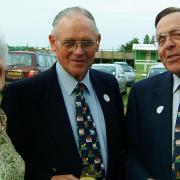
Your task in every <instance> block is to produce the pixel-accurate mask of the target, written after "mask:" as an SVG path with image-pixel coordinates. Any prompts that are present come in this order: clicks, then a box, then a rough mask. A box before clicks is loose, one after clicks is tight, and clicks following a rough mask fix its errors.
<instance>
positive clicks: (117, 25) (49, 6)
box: [0, 0, 180, 50]
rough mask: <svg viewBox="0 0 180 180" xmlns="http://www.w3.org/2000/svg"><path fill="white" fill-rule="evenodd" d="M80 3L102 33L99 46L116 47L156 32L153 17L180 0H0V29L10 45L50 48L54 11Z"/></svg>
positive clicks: (141, 40) (177, 3)
mask: <svg viewBox="0 0 180 180" xmlns="http://www.w3.org/2000/svg"><path fill="white" fill-rule="evenodd" d="M72 6H81V7H83V8H86V9H88V10H89V11H90V12H91V13H92V14H93V16H94V18H95V21H96V24H97V27H98V29H99V31H100V33H101V38H102V39H101V44H100V49H104V50H115V49H117V48H119V47H120V46H121V45H122V44H125V43H127V42H128V41H130V40H132V39H133V38H138V39H139V41H140V43H142V42H143V39H144V36H145V35H146V34H148V35H149V36H152V35H154V34H155V28H154V19H155V17H156V15H157V14H158V13H159V12H160V11H161V10H162V9H164V8H167V7H169V6H177V7H180V0H76V1H75V0H0V29H1V30H2V31H3V32H4V34H5V37H6V42H7V43H8V44H9V45H11V46H26V45H28V46H34V47H37V46H38V47H49V41H48V35H49V34H50V32H51V29H52V25H51V24H52V22H53V19H54V17H55V16H56V14H58V13H59V12H60V11H61V10H63V9H64V8H67V7H72Z"/></svg>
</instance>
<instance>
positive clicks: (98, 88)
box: [90, 71, 114, 165]
mask: <svg viewBox="0 0 180 180" xmlns="http://www.w3.org/2000/svg"><path fill="white" fill-rule="evenodd" d="M90 78H91V81H92V83H93V87H94V89H95V92H96V95H97V97H98V100H99V102H100V105H101V109H102V111H103V115H104V120H105V123H106V136H107V137H106V139H107V152H108V165H109V164H111V163H110V162H109V160H111V159H112V158H111V157H112V155H113V154H112V153H111V150H112V149H113V147H111V145H113V144H114V143H113V138H112V133H113V132H114V129H113V125H112V110H111V108H112V106H111V105H110V102H108V101H106V97H107V96H108V97H109V98H110V101H111V100H112V98H111V96H112V92H111V93H110V92H109V91H107V90H108V88H107V87H105V84H104V83H102V82H103V81H102V79H101V78H98V75H97V74H96V76H94V73H93V72H92V71H90ZM105 96H106V97H105Z"/></svg>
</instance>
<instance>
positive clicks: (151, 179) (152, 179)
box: [147, 178, 155, 180]
mask: <svg viewBox="0 0 180 180" xmlns="http://www.w3.org/2000/svg"><path fill="white" fill-rule="evenodd" d="M147 180H155V179H154V178H148V179H147Z"/></svg>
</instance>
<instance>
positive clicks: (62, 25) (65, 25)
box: [57, 15, 96, 37]
mask: <svg viewBox="0 0 180 180" xmlns="http://www.w3.org/2000/svg"><path fill="white" fill-rule="evenodd" d="M57 32H58V36H59V37H68V36H83V35H85V36H95V35H96V27H95V24H94V23H93V21H92V20H90V19H89V18H87V17H85V16H83V15H76V16H71V17H63V18H62V19H61V20H60V21H59V23H58V25H57Z"/></svg>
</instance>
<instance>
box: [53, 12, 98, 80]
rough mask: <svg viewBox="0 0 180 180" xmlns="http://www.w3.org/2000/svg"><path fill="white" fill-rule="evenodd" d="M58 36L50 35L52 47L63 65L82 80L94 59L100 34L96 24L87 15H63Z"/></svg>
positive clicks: (58, 26)
mask: <svg viewBox="0 0 180 180" xmlns="http://www.w3.org/2000/svg"><path fill="white" fill-rule="evenodd" d="M56 31H57V36H56V37H55V36H53V35H50V36H49V41H50V44H51V49H52V50H53V51H54V52H55V53H56V56H57V58H58V61H59V63H60V64H61V65H62V67H63V68H64V69H65V70H66V71H67V72H68V73H69V74H70V75H71V76H73V77H74V78H75V79H77V80H78V81H80V80H82V79H83V77H84V76H85V74H86V72H87V70H88V69H89V68H90V66H91V65H92V63H93V61H94V56H95V53H96V51H98V48H99V42H100V35H97V32H96V29H95V25H94V24H93V22H92V21H91V20H90V19H88V18H87V17H85V16H82V15H76V16H72V17H63V18H62V19H61V20H60V21H59V23H58V25H57V28H56Z"/></svg>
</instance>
